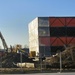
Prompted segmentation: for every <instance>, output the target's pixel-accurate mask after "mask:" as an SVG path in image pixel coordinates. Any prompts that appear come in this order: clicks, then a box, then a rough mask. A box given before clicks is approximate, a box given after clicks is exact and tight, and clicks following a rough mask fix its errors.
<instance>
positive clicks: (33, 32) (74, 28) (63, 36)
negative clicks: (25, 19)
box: [29, 17, 75, 56]
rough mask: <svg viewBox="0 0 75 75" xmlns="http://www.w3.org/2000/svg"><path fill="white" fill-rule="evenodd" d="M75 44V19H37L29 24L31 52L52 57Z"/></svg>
mask: <svg viewBox="0 0 75 75" xmlns="http://www.w3.org/2000/svg"><path fill="white" fill-rule="evenodd" d="M70 44H71V45H72V44H75V17H37V18H35V19H34V20H33V21H31V22H30V23H29V50H30V52H32V51H35V52H36V55H38V54H40V55H42V56H50V55H53V54H56V52H57V51H58V50H61V51H62V50H64V49H65V47H66V46H68V45H70Z"/></svg>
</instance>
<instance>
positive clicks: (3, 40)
mask: <svg viewBox="0 0 75 75" xmlns="http://www.w3.org/2000/svg"><path fill="white" fill-rule="evenodd" d="M0 38H1V40H2V44H3V47H4V49H5V50H8V46H7V44H6V41H5V39H4V37H3V35H2V33H1V32H0Z"/></svg>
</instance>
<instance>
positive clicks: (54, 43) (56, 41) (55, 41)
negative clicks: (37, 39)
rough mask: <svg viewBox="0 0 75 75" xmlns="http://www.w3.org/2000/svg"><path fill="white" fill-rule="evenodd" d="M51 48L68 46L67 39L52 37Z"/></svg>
mask: <svg viewBox="0 0 75 75" xmlns="http://www.w3.org/2000/svg"><path fill="white" fill-rule="evenodd" d="M50 43H51V46H64V45H65V44H66V38H65V37H59V38H57V37H50Z"/></svg>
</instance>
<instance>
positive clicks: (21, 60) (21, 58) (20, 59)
mask: <svg viewBox="0 0 75 75" xmlns="http://www.w3.org/2000/svg"><path fill="white" fill-rule="evenodd" d="M20 62H21V71H23V70H22V53H21V52H20Z"/></svg>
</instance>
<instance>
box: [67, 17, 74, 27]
mask: <svg viewBox="0 0 75 75" xmlns="http://www.w3.org/2000/svg"><path fill="white" fill-rule="evenodd" d="M66 25H67V26H70V27H73V26H74V27H75V18H66Z"/></svg>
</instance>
